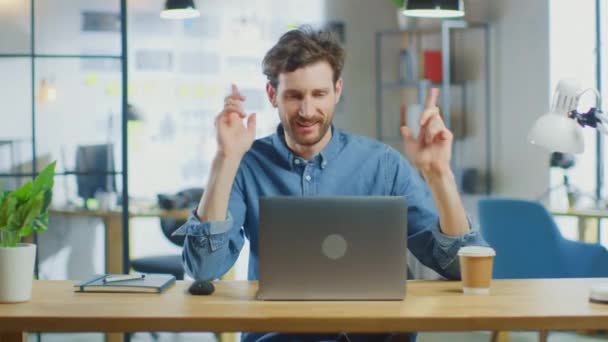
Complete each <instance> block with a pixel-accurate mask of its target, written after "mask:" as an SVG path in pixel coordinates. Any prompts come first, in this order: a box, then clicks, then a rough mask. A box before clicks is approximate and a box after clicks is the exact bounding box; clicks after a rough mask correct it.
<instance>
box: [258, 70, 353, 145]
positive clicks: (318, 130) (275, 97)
mask: <svg viewBox="0 0 608 342" xmlns="http://www.w3.org/2000/svg"><path fill="white" fill-rule="evenodd" d="M278 80H279V83H278V87H277V89H274V87H272V86H271V85H270V84H268V85H267V87H266V90H267V92H268V96H269V98H270V101H271V102H272V104H273V106H275V107H276V108H278V111H279V118H280V119H281V123H282V124H283V128H284V129H285V132H286V133H287V135H288V137H287V138H290V139H291V140H292V142H294V143H296V144H298V145H301V146H314V145H315V144H317V143H318V142H319V141H321V140H322V139H323V137H325V136H327V135H329V134H331V132H330V127H331V122H332V119H333V116H334V109H335V107H336V103H337V102H338V99H339V97H340V93H341V91H342V80H341V79H340V80H338V82H336V84H335V85H334V82H333V71H332V68H331V66H330V65H329V63H327V62H325V61H320V62H317V63H315V64H311V65H309V66H306V67H303V68H300V69H297V70H295V71H293V72H286V73H282V74H280V75H279V78H278Z"/></svg>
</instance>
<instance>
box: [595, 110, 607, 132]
mask: <svg viewBox="0 0 608 342" xmlns="http://www.w3.org/2000/svg"><path fill="white" fill-rule="evenodd" d="M595 116H596V117H597V118H598V119H600V122H599V124H598V125H597V130H598V131H600V132H602V133H603V134H605V135H608V127H606V125H607V124H608V116H606V115H605V114H604V113H602V112H599V111H598V112H596V113H595Z"/></svg>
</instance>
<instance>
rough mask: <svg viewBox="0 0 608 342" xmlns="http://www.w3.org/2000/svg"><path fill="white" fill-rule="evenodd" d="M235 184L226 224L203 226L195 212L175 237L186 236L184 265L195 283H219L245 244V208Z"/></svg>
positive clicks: (237, 186) (177, 231)
mask: <svg viewBox="0 0 608 342" xmlns="http://www.w3.org/2000/svg"><path fill="white" fill-rule="evenodd" d="M238 183H239V182H237V180H235V182H234V185H233V187H232V191H231V193H230V201H229V204H228V214H227V217H226V219H225V220H223V221H211V222H201V221H200V220H199V218H198V217H197V215H196V210H194V211H193V212H192V215H191V216H190V217H189V218H188V220H187V221H186V223H185V224H184V225H183V226H181V227H180V228H179V229H177V230H176V231H175V232H174V233H173V234H174V235H185V237H186V238H185V240H184V249H183V251H182V261H183V263H184V269H185V271H186V273H187V274H188V275H189V276H191V277H192V278H194V279H200V280H213V279H218V278H220V277H221V276H222V275H224V274H225V273H226V272H228V271H229V270H230V268H231V267H232V266H233V265H234V263H235V262H236V260H237V258H238V257H239V254H240V252H241V249H242V248H243V244H244V242H245V237H244V232H243V228H242V227H243V222H244V217H245V211H246V206H245V203H244V201H243V196H242V190H241V187H240V184H238Z"/></svg>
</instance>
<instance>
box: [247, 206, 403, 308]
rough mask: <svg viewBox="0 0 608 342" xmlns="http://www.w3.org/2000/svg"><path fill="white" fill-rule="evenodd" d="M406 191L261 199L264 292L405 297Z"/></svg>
mask: <svg viewBox="0 0 608 342" xmlns="http://www.w3.org/2000/svg"><path fill="white" fill-rule="evenodd" d="M406 240H407V204H406V202H405V199H404V198H403V197H388V196H387V197H379V196H378V197H373V196H365V197H358V196H356V197H264V198H261V199H260V228H259V249H258V251H259V252H258V256H259V291H258V299H261V300H401V299H403V297H404V296H405V284H406V278H407V263H406V255H407V249H406Z"/></svg>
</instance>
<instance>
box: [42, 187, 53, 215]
mask: <svg viewBox="0 0 608 342" xmlns="http://www.w3.org/2000/svg"><path fill="white" fill-rule="evenodd" d="M52 199H53V191H52V190H50V189H49V190H46V191H45V192H44V202H43V204H42V212H46V211H47V210H48V208H49V206H50V205H51V200H52Z"/></svg>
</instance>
